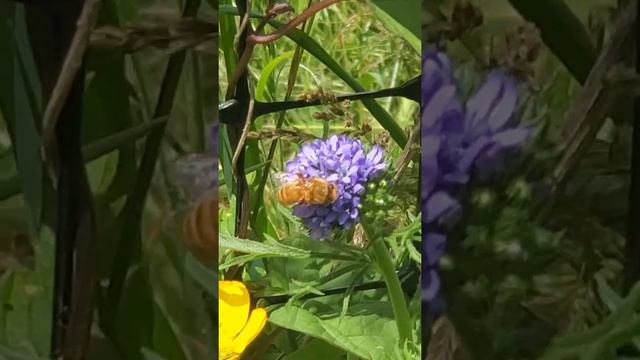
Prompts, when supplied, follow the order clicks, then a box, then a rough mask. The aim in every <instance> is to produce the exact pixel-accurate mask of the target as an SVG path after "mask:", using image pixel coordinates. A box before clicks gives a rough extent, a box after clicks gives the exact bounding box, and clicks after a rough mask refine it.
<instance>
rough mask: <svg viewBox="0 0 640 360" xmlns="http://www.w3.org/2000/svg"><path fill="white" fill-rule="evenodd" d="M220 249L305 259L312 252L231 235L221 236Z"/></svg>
mask: <svg viewBox="0 0 640 360" xmlns="http://www.w3.org/2000/svg"><path fill="white" fill-rule="evenodd" d="M220 247H221V248H225V249H230V250H234V251H238V252H242V253H247V254H255V255H261V256H276V257H288V258H297V259H305V258H308V257H310V255H311V252H310V251H307V250H303V249H299V248H295V247H292V246H287V245H283V244H265V243H260V242H257V241H252V240H247V239H240V238H237V237H235V236H231V235H229V234H224V233H221V234H220Z"/></svg>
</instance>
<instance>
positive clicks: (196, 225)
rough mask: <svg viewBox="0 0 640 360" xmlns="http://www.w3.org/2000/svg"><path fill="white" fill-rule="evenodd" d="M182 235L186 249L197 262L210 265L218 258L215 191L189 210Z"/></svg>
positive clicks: (216, 200)
mask: <svg viewBox="0 0 640 360" xmlns="http://www.w3.org/2000/svg"><path fill="white" fill-rule="evenodd" d="M182 235H183V240H184V243H185V245H186V246H187V249H189V251H190V252H191V253H192V254H193V255H194V256H195V257H196V258H198V260H200V261H202V262H204V263H210V262H212V261H215V260H216V259H217V258H218V196H217V191H216V192H212V193H210V194H208V195H207V196H205V197H203V198H202V199H201V200H200V201H199V202H198V203H197V205H196V206H195V207H193V208H191V210H190V211H189V213H188V214H187V215H186V216H185V218H184V221H183V223H182Z"/></svg>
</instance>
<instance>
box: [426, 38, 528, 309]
mask: <svg viewBox="0 0 640 360" xmlns="http://www.w3.org/2000/svg"><path fill="white" fill-rule="evenodd" d="M422 61H423V65H422V68H423V84H422V159H421V160H422V219H423V232H422V233H423V234H424V235H423V236H424V242H423V250H424V254H425V255H426V258H427V261H426V262H425V263H424V266H425V267H426V268H425V269H423V274H424V275H423V284H422V289H423V294H422V295H423V300H425V301H432V300H433V299H434V298H435V297H436V296H437V295H438V292H439V287H440V280H439V278H438V273H437V270H436V269H437V265H438V262H439V260H440V258H441V257H442V255H443V254H444V248H445V244H446V236H445V235H444V233H445V232H446V230H447V228H449V227H450V226H452V225H453V224H454V223H455V222H456V221H457V219H458V218H459V217H460V215H461V213H462V210H463V209H462V206H461V204H460V202H459V200H458V198H457V197H458V194H459V192H460V190H461V189H462V188H463V187H464V186H465V185H467V183H468V182H469V180H470V178H471V177H474V178H479V179H483V178H485V177H486V176H489V175H492V174H495V173H497V172H499V171H501V170H502V169H503V167H504V159H505V157H506V156H508V155H509V154H510V153H511V152H512V151H517V150H518V149H519V148H520V147H521V146H522V144H523V143H524V141H525V140H526V139H527V138H528V137H529V135H530V133H531V129H530V128H529V127H526V126H521V125H519V124H518V123H517V119H515V118H514V113H515V111H516V105H517V101H518V92H517V84H516V82H515V80H514V79H513V78H511V77H510V76H508V75H507V74H505V73H504V72H502V71H501V70H493V71H491V72H490V73H489V74H488V75H487V77H486V79H485V81H484V83H483V84H482V85H481V86H480V88H479V89H478V90H477V91H476V93H475V94H474V95H472V96H471V97H470V98H469V99H468V101H467V102H466V104H465V106H464V107H463V106H462V102H461V101H460V99H459V94H458V87H457V84H456V82H455V79H454V77H453V68H452V65H451V61H450V60H449V58H448V57H447V56H446V55H445V54H444V53H442V52H439V51H437V50H435V49H426V50H425V51H424V52H423V58H422Z"/></svg>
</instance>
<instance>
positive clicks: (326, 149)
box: [285, 135, 387, 239]
mask: <svg viewBox="0 0 640 360" xmlns="http://www.w3.org/2000/svg"><path fill="white" fill-rule="evenodd" d="M386 167H387V164H386V163H385V161H384V151H383V150H382V148H380V147H379V146H374V147H372V148H371V149H370V150H369V151H366V149H365V147H364V145H363V143H362V142H361V141H360V140H357V139H352V138H349V137H347V136H344V135H333V136H331V137H329V138H327V139H319V140H315V141H313V142H311V143H308V144H305V145H303V146H302V147H301V149H300V152H299V153H298V154H297V155H296V156H295V157H294V158H293V159H292V160H291V161H289V162H288V163H287V164H286V166H285V170H286V171H287V173H288V174H289V175H291V176H297V175H298V174H302V175H303V176H304V177H312V176H319V177H322V178H324V179H326V180H327V181H329V182H332V183H334V184H336V186H337V188H338V198H337V200H336V201H335V202H334V203H333V204H329V205H306V204H298V205H296V206H295V207H294V208H293V214H294V215H295V216H297V217H300V218H301V219H302V222H303V224H304V225H305V227H306V228H307V229H309V232H310V237H311V238H312V239H325V238H327V237H328V235H329V234H330V232H331V231H332V230H333V229H334V228H344V229H348V228H350V227H351V226H353V225H354V224H355V223H357V222H358V220H359V216H360V214H359V205H360V203H361V200H362V196H363V195H364V193H365V191H366V189H367V184H368V183H369V182H370V181H372V180H374V179H376V178H377V177H379V176H380V175H381V174H382V173H383V171H384V170H385V169H386Z"/></svg>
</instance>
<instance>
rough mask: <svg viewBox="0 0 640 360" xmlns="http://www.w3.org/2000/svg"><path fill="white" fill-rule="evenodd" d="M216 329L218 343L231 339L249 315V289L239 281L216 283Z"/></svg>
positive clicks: (238, 331)
mask: <svg viewBox="0 0 640 360" xmlns="http://www.w3.org/2000/svg"><path fill="white" fill-rule="evenodd" d="M218 296H219V299H218V300H219V301H218V319H219V324H218V330H219V339H220V345H221V346H222V345H223V343H226V342H229V341H232V340H233V339H234V338H236V337H237V335H238V334H239V333H240V331H241V330H242V328H244V326H245V324H246V322H247V318H248V317H249V307H250V305H251V304H250V303H249V301H250V299H249V290H247V287H246V286H245V285H244V284H243V283H241V282H239V281H220V282H219V283H218Z"/></svg>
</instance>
